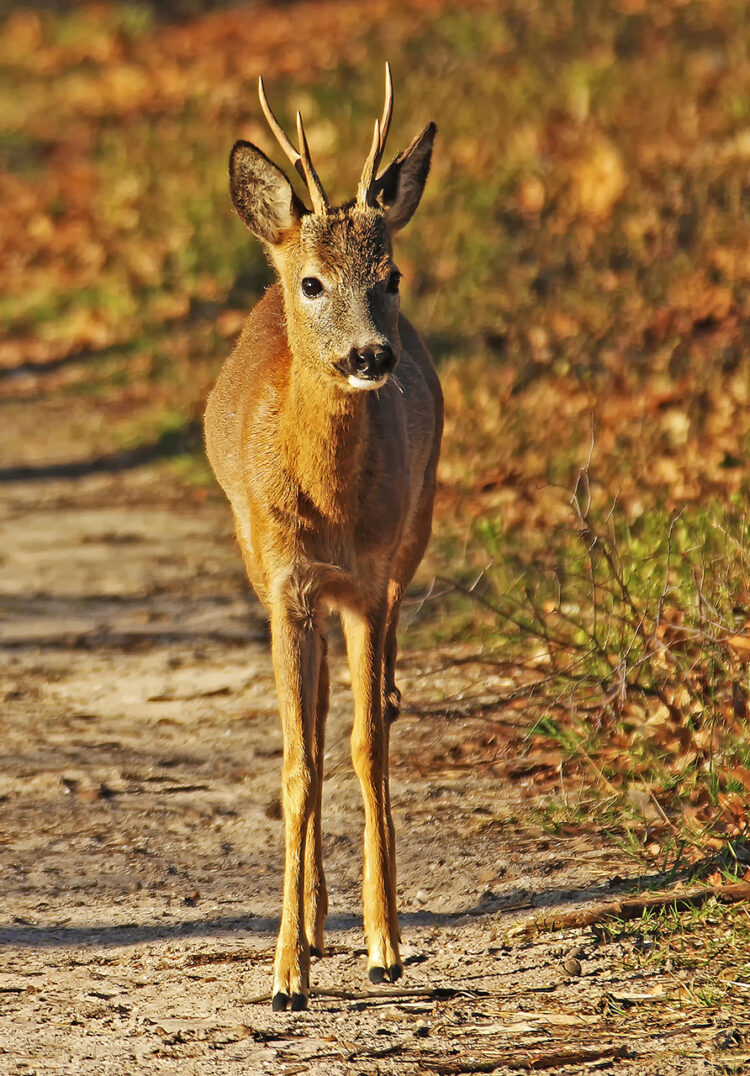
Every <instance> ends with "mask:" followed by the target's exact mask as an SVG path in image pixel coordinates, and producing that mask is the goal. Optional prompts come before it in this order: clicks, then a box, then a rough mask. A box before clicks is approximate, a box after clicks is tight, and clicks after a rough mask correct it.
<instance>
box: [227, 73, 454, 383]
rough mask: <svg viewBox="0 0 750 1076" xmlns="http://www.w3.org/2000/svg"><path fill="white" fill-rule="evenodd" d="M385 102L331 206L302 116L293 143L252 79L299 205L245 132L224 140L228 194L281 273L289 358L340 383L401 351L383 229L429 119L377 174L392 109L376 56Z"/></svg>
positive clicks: (425, 153) (370, 373) (415, 187)
mask: <svg viewBox="0 0 750 1076" xmlns="http://www.w3.org/2000/svg"><path fill="white" fill-rule="evenodd" d="M385 79H386V92H385V105H384V108H383V115H382V118H381V119H376V120H375V130H374V134H373V140H372V146H371V148H370V153H369V155H368V157H367V160H366V161H365V165H364V168H363V170H362V176H361V179H360V182H359V186H358V189H357V196H356V198H354V199H353V200H352V201H350V202H347V203H345V204H344V205H342V206H331V205H329V203H328V199H327V198H326V194H325V191H324V189H323V185H322V183H321V181H320V178H319V177H318V173H317V172H316V170H315V167H314V166H313V163H312V160H311V157H310V149H309V146H308V144H307V138H306V137H305V130H304V126H303V123H302V117H301V116H300V114H299V112H298V113H297V141H298V144H299V150H297V149H295V148H294V146H293V144H292V143H291V141H290V140H289V138H288V137H287V136H286V134H285V133H284V131H283V130H282V128H281V126H280V125H279V123H278V121H277V120H276V117H275V116H274V114H273V112H272V111H271V109H270V107H269V104H268V101H267V99H266V95H265V90H264V88H263V80H262V79H260V80H259V84H258V93H259V97H260V103H261V107H262V108H263V112H264V113H265V116H266V119H267V120H268V124H269V126H270V128H271V130H272V131H273V133H274V136H275V137H276V139H277V141H278V143H279V145H280V146H281V148H282V149H283V150H284V152H285V154H286V155H287V157H288V158H289V160H290V161H291V163H292V164H293V165H294V166H295V168H296V169H297V170H298V172H299V173H300V175H301V176H302V178H303V180H304V181H305V185H306V187H307V191H308V194H309V197H310V201H311V205H312V209H307V207H306V206H305V205H304V203H303V202H302V201H301V200H300V198H298V196H297V195H296V194H295V192H294V190H293V188H292V185H291V183H290V182H289V180H288V179H287V177H286V176H285V175H284V173H283V172H282V171H281V170H280V169H279V168H277V167H276V165H275V164H274V163H273V162H272V161H271V160H269V158H268V157H266V155H265V154H264V153H263V152H262V151H261V150H260V149H258V147H257V146H254V145H253V144H252V143H250V142H237V143H235V145H234V148H233V149H232V154H231V158H230V165H229V174H230V189H231V194H232V201H233V203H234V207H235V209H236V210H237V213H238V214H239V216H240V218H241V220H242V221H243V222H244V223H245V225H246V226H247V227H248V228H249V229H250V231H251V232H252V233H253V235H255V236H257V238H258V239H260V240H261V242H262V243H263V244H264V246H265V248H266V250H267V252H268V254H269V257H270V260H271V262H272V263H273V265H274V266H275V267H276V269H277V271H278V273H279V276H280V278H281V282H282V286H283V291H284V308H285V313H286V322H287V326H286V327H287V338H288V342H289V346H290V349H291V352H292V355H293V356H294V358H295V359H296V360H298V361H302V362H304V363H306V364H307V366H308V368H312V369H313V370H315V371H317V372H319V373H320V374H321V375H322V376H326V377H328V378H330V379H331V381H332V383H333V384H335V385H337V386H338V387H340V388H341V389H344V390H347V391H351V390H366V389H376V388H380V387H381V386H382V385H383V384H385V382H386V380H387V379H388V376H389V375H390V373H391V372H392V371H393V370H394V368H395V366H396V364H397V363H398V361H399V358H400V354H401V342H400V339H399V334H398V310H399V295H398V290H399V279H400V273H399V271H398V268H397V267H396V264H395V262H394V261H393V255H392V244H391V237H392V235H393V233H394V232H396V231H398V229H400V228H403V226H404V225H405V224H406V223H408V221H409V220H410V219H411V217H412V215H413V214H414V211H415V210H416V208H417V206H418V205H419V201H420V199H421V197H422V191H423V190H424V185H425V182H426V180H427V174H428V172H429V168H430V158H431V155H432V143H433V139H434V137H435V131H436V127H435V124H434V123H430V124H428V125H427V127H425V129H424V130H423V131H422V132H421V133H420V134H418V135H417V137H416V138H415V139H414V141H413V142H412V143H411V145H410V146H409V147H408V148H407V149H405V150H404V151H403V153H400V154H399V155H398V156H397V157H396V158H394V160H393V161H392V162H391V163H390V164H389V165H388V167H387V168H386V169H385V170H384V171H383V172H382V173H381V174H380V175H378V168H379V166H380V162H381V160H382V157H383V152H384V150H385V142H386V138H387V136H388V128H389V126H390V121H391V114H392V111H393V83H392V79H391V72H390V67H389V65H388V64H386V76H385Z"/></svg>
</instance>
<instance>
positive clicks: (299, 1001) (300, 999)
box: [292, 994, 307, 1012]
mask: <svg viewBox="0 0 750 1076" xmlns="http://www.w3.org/2000/svg"><path fill="white" fill-rule="evenodd" d="M306 1008H307V998H306V997H305V995H304V994H292V1012H301V1011H302V1009H306Z"/></svg>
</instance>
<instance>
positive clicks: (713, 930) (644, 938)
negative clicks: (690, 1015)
mask: <svg viewBox="0 0 750 1076" xmlns="http://www.w3.org/2000/svg"><path fill="white" fill-rule="evenodd" d="M605 933H606V935H607V936H608V938H609V939H610V940H615V939H616V940H617V941H618V942H619V943H620V945H621V946H622V948H623V950H624V959H623V963H624V966H625V968H626V969H627V970H628V971H629V972H633V971H638V972H641V973H643V974H646V975H653V974H656V975H659V976H664V977H665V979H666V981H665V983H664V985H665V989H666V992H667V994H668V995H669V996H670V998H671V999H672V1000H673V1001H675V1002H678V1003H679V1004H681V1005H682V1006H685V1007H686V1006H690V1005H697V1006H700V1007H709V1008H714V1007H717V1006H731V1005H737V1006H739V1007H742V1006H746V1005H747V1003H748V999H749V998H750V958H749V957H748V953H750V916H748V912H747V908H746V907H743V906H742V905H721V904H719V903H717V902H716V901H715V900H709V901H706V902H705V903H704V904H702V905H701V906H700V907H698V908H693V909H691V910H688V911H684V910H682V911H678V910H677V909H675V908H673V907H672V908H669V907H668V908H664V909H661V910H659V911H657V912H644V914H643V916H642V917H641V918H640V919H634V920H632V919H631V920H625V921H621V920H617V919H614V920H612V921H611V922H608V923H607V924H606V928H605Z"/></svg>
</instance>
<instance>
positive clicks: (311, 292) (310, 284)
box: [302, 276, 323, 299]
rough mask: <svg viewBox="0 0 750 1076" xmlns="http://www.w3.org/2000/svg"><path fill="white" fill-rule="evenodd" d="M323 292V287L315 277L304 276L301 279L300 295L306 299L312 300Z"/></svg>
mask: <svg viewBox="0 0 750 1076" xmlns="http://www.w3.org/2000/svg"><path fill="white" fill-rule="evenodd" d="M322 291H323V285H322V284H321V282H320V281H319V280H318V278H317V277H316V276H306V277H303V278H302V294H303V295H306V296H307V298H308V299H314V298H315V296H316V295H320V293H321V292H322Z"/></svg>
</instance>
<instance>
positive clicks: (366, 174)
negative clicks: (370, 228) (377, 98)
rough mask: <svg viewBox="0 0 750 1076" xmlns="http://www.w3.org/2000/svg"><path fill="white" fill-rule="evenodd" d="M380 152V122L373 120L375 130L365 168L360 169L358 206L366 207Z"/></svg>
mask: <svg viewBox="0 0 750 1076" xmlns="http://www.w3.org/2000/svg"><path fill="white" fill-rule="evenodd" d="M379 150H380V120H375V129H374V130H373V132H372V145H371V146H370V152H369V153H368V154H367V160H366V161H365V166H364V168H363V169H362V177H361V179H360V181H359V187H358V188H357V201H358V202H359V203H360V205H367V202H368V199H369V197H370V191H371V189H372V181H373V179H374V178H375V171H376V169H377V167H378V151H379Z"/></svg>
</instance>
